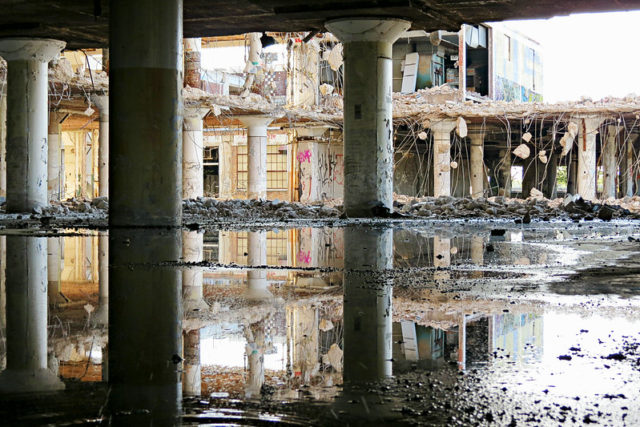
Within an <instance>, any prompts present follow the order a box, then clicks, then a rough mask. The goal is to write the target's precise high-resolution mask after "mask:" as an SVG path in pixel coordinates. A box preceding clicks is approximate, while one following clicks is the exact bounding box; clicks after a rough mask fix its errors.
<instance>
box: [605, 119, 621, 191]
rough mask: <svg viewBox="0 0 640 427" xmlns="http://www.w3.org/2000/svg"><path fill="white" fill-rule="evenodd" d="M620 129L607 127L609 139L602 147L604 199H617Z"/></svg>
mask: <svg viewBox="0 0 640 427" xmlns="http://www.w3.org/2000/svg"><path fill="white" fill-rule="evenodd" d="M619 130H620V128H619V127H618V126H607V139H606V142H605V143H604V144H603V147H602V165H603V168H604V185H603V188H602V198H603V199H608V198H612V199H615V198H616V196H617V191H616V178H617V177H618V161H617V158H616V157H617V156H616V151H617V148H618V143H617V136H618V131H619Z"/></svg>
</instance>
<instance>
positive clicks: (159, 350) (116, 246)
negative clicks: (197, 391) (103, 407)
mask: <svg viewBox="0 0 640 427" xmlns="http://www.w3.org/2000/svg"><path fill="white" fill-rule="evenodd" d="M181 235H182V233H181V231H180V230H179V229H175V228H173V229H160V228H157V229H154V230H148V229H145V228H112V229H110V230H109V362H108V363H109V387H110V390H111V393H110V395H109V402H108V407H109V409H110V412H111V416H112V419H114V421H115V423H116V424H125V423H126V424H138V423H143V421H140V422H138V421H137V420H136V419H135V416H136V415H135V414H139V415H137V416H139V417H141V418H143V419H144V420H145V421H144V424H151V423H153V421H151V422H150V421H146V419H147V417H148V418H151V419H152V420H155V421H156V422H159V423H160V424H172V423H173V422H175V421H172V420H174V417H176V416H177V414H178V412H179V409H180V401H181V399H182V387H181V380H180V377H181V371H182V363H181V361H182V359H181V357H180V355H181V354H182V316H183V313H182V298H181V297H180V294H181V292H180V291H181V287H182V283H181V282H182V280H181V279H182V275H181V274H180V270H177V269H175V268H173V267H162V266H160V267H159V266H158V265H157V264H156V263H157V262H158V260H163V261H166V262H170V263H171V262H178V261H179V260H180V258H181V255H182V251H181ZM131 412H133V413H134V415H133V416H132V417H134V418H129V419H127V418H126V417H127V413H131Z"/></svg>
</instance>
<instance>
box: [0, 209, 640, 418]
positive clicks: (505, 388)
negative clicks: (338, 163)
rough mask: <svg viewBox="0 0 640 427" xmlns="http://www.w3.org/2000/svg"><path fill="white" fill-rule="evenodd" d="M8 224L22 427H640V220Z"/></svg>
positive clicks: (0, 312) (1, 411) (8, 393)
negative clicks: (97, 226) (161, 226)
mask: <svg viewBox="0 0 640 427" xmlns="http://www.w3.org/2000/svg"><path fill="white" fill-rule="evenodd" d="M5 234H6V236H3V237H2V238H1V239H0V252H1V255H2V257H3V258H2V259H3V262H2V265H3V266H4V270H5V273H4V274H3V276H2V278H3V280H2V281H1V284H2V289H0V291H1V292H0V295H1V296H0V322H1V323H0V327H1V338H2V340H1V341H0V368H2V369H4V370H5V371H4V372H2V373H0V392H2V393H3V396H2V398H1V399H0V420H3V421H2V423H6V424H15V425H25V424H45V423H55V424H71V423H78V422H82V423H89V424H92V423H93V424H99V423H105V424H106V423H110V422H113V423H118V422H122V423H126V424H137V423H148V422H155V423H163V424H164V423H169V424H170V423H176V424H181V423H182V424H220V423H223V424H252V425H263V424H272V423H273V422H283V423H288V424H306V425H331V424H334V425H344V424H348V425H357V424H370V423H376V424H396V423H406V424H420V425H452V424H461V425H475V424H493V423H497V424H501V425H559V424H565V423H573V424H585V423H600V424H605V425H638V424H640V316H639V314H640V298H639V295H640V261H636V259H638V255H639V254H640V226H639V225H636V223H635V222H612V223H600V222H584V223H573V222H571V223H569V222H563V223H534V224H529V225H522V224H520V225H517V224H513V223H507V222H473V221H472V222H464V221H459V222H434V223H422V224H411V223H406V224H404V225H402V224H398V223H395V224H393V225H392V226H384V224H377V225H375V226H365V225H362V224H360V225H357V226H347V227H343V228H330V227H325V228H289V229H268V230H252V231H238V230H213V229H206V230H198V231H187V230H185V231H180V230H153V231H149V230H126V229H118V230H112V231H111V232H110V235H109V236H108V235H107V233H106V232H102V231H101V232H96V231H90V230H87V231H82V230H80V231H77V230H69V231H66V230H61V231H60V232H59V233H53V232H51V230H49V231H46V232H39V231H31V232H29V233H28V234H25V231H24V230H23V231H10V230H7V231H6V233H5ZM107 378H109V382H107ZM63 388H64V389H63Z"/></svg>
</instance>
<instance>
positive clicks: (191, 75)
mask: <svg viewBox="0 0 640 427" xmlns="http://www.w3.org/2000/svg"><path fill="white" fill-rule="evenodd" d="M183 44H184V85H185V86H190V87H193V88H197V89H201V79H200V70H201V69H202V66H201V58H202V39H200V38H191V39H184V40H183Z"/></svg>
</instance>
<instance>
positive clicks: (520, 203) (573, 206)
mask: <svg viewBox="0 0 640 427" xmlns="http://www.w3.org/2000/svg"><path fill="white" fill-rule="evenodd" d="M394 207H395V209H396V211H397V212H400V213H402V214H404V215H407V216H413V217H423V218H430V219H439V218H442V219H445V218H446V219H452V218H483V219H494V218H495V219H515V220H516V221H518V222H522V223H529V222H531V220H532V219H541V220H551V219H571V220H576V221H577V220H593V219H596V218H597V219H601V220H604V221H610V220H612V219H640V198H638V197H633V198H628V200H627V198H625V199H622V200H620V201H613V200H610V201H608V202H605V203H602V202H591V201H588V200H584V199H583V198H582V197H580V196H578V195H568V196H567V197H565V198H564V199H554V200H549V199H545V198H543V197H538V198H535V197H530V198H528V199H526V200H522V199H510V198H505V197H489V198H478V199H471V198H456V197H447V196H443V197H438V198H435V197H422V198H408V197H402V196H398V197H396V200H395V202H394Z"/></svg>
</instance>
